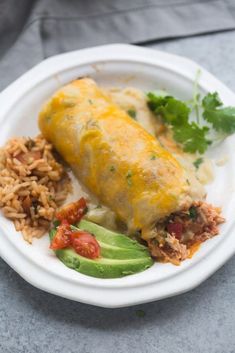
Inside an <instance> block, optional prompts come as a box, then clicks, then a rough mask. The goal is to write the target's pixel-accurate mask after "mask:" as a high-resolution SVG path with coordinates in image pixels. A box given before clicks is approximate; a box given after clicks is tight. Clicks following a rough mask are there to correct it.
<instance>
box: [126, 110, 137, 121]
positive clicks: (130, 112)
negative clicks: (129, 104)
mask: <svg viewBox="0 0 235 353" xmlns="http://www.w3.org/2000/svg"><path fill="white" fill-rule="evenodd" d="M127 114H128V115H129V116H130V117H131V118H132V119H134V120H136V111H135V110H134V109H129V110H128V111H127Z"/></svg>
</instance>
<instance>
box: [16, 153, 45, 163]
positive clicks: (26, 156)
mask: <svg viewBox="0 0 235 353" xmlns="http://www.w3.org/2000/svg"><path fill="white" fill-rule="evenodd" d="M41 157H42V155H41V152H40V151H30V152H21V153H19V154H18V155H17V156H16V159H18V161H20V162H21V163H23V164H29V163H32V162H34V161H36V160H38V159H40V158H41Z"/></svg>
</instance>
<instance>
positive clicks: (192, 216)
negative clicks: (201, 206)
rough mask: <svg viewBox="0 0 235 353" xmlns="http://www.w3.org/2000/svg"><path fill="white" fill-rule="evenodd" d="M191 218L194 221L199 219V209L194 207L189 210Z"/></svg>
mask: <svg viewBox="0 0 235 353" xmlns="http://www.w3.org/2000/svg"><path fill="white" fill-rule="evenodd" d="M189 217H190V218H191V219H193V220H195V219H196V218H197V209H196V207H194V206H191V207H190V209H189Z"/></svg>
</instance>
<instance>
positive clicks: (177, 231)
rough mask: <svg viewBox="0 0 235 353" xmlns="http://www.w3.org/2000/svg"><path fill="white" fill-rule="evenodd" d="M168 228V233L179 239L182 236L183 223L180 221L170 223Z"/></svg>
mask: <svg viewBox="0 0 235 353" xmlns="http://www.w3.org/2000/svg"><path fill="white" fill-rule="evenodd" d="M166 228H167V231H168V233H170V234H171V235H174V236H175V237H176V238H177V239H180V238H181V235H182V233H183V224H181V223H179V222H174V223H168V224H167V226H166Z"/></svg>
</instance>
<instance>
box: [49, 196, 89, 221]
mask: <svg viewBox="0 0 235 353" xmlns="http://www.w3.org/2000/svg"><path fill="white" fill-rule="evenodd" d="M86 209H87V205H86V200H85V199H84V197H82V198H81V199H80V200H78V201H76V202H72V203H69V204H68V205H66V206H64V207H63V208H62V209H61V210H60V211H58V212H57V213H56V218H57V219H58V220H59V221H62V220H63V219H66V220H67V221H68V222H69V223H70V224H74V223H77V222H79V221H80V219H81V218H82V216H84V214H85V213H86Z"/></svg>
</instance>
